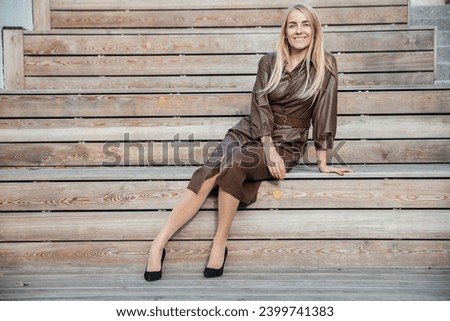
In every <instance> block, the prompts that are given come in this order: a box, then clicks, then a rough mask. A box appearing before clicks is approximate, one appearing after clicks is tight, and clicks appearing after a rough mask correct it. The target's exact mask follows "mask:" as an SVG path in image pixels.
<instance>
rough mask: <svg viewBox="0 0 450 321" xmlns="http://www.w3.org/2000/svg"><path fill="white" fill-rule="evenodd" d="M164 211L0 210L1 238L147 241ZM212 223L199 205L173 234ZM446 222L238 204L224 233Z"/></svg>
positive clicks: (205, 236) (341, 230)
mask: <svg viewBox="0 0 450 321" xmlns="http://www.w3.org/2000/svg"><path fill="white" fill-rule="evenodd" d="M168 215H169V212H158V211H144V212H140V211H139V212H132V211H125V212H110V211H108V212H55V213H39V212H30V213H21V212H12V213H2V214H0V241H1V242H33V241H35V242H39V241H43V240H45V241H52V242H54V241H108V240H123V241H126V240H144V241H149V240H151V239H153V238H154V237H155V236H156V235H157V233H158V232H159V230H160V228H161V226H162V225H163V224H164V222H165V220H166V219H167V216H168ZM124 226H126V228H124ZM216 226H217V212H216V211H200V212H199V213H198V214H197V215H196V216H195V218H194V219H193V220H192V221H190V222H189V223H188V224H186V225H185V226H184V227H183V228H182V229H181V230H180V231H178V232H177V233H176V234H175V235H174V236H173V238H172V240H180V241H181V240H192V239H194V240H211V239H212V238H213V237H214V234H215V229H216ZM448 226H450V213H449V212H448V211H447V210H433V209H431V210H426V209H420V210H301V209H297V210H272V211H267V210H259V211H250V210H240V211H238V213H237V215H236V217H235V219H234V221H233V225H232V228H231V230H230V235H229V239H231V240H245V239H258V240H263V239H265V240H271V239H317V238H320V239H421V240H425V239H429V240H433V239H434V240H439V239H442V240H446V239H447V240H448V239H449V238H450V230H449V229H448Z"/></svg>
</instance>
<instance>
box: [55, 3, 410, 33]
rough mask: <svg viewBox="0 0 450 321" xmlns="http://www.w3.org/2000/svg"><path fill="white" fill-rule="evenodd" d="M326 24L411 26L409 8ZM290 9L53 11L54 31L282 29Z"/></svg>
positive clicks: (335, 18) (366, 11)
mask: <svg viewBox="0 0 450 321" xmlns="http://www.w3.org/2000/svg"><path fill="white" fill-rule="evenodd" d="M316 11H317V14H318V15H319V17H320V20H321V22H322V24H325V25H341V24H363V25H364V24H395V23H403V24H404V23H407V14H408V11H407V7H404V6H401V7H398V6H388V7H383V6H373V7H361V8H360V7H346V8H339V7H337V8H317V9H316ZM285 13H286V8H282V9H278V8H275V9H234V10H228V9H221V10H215V9H210V10H201V9H199V10H195V11H186V10H155V11H148V10H147V11H129V10H124V11H103V10H98V11H85V10H79V11H78V10H71V11H51V12H50V20H51V25H52V28H60V29H61V28H155V27H156V28H174V27H253V26H254V27H259V26H280V25H281V23H282V22H283V19H284V15H285Z"/></svg>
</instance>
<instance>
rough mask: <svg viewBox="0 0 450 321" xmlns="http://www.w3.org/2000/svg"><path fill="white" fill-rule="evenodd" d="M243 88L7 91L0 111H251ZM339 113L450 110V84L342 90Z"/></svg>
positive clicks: (14, 114)
mask: <svg viewBox="0 0 450 321" xmlns="http://www.w3.org/2000/svg"><path fill="white" fill-rule="evenodd" d="M250 99H251V96H250V94H249V93H243V94H239V93H236V94H213V93H210V94H182V95H169V94H160V95H152V94H145V93H143V94H126V93H124V94H97V95H92V94H90V95H89V94H78V95H73V94H67V95H61V94H48V93H47V94H46V93H43V94H40V95H32V94H31V95H30V94H2V93H0V117H5V118H34V117H40V118H42V117H52V118H54V117H107V116H110V115H114V117H156V116H158V117H160V116H162V117H164V116H204V115H208V116H238V115H247V114H248V113H249V112H250ZM338 103H339V106H338V113H339V115H352V114H355V115H372V114H373V115H376V114H421V113H425V114H446V113H448V106H450V90H439V89H436V90H414V91H386V90H383V91H359V92H358V91H356V92H347V91H341V92H339V94H338Z"/></svg>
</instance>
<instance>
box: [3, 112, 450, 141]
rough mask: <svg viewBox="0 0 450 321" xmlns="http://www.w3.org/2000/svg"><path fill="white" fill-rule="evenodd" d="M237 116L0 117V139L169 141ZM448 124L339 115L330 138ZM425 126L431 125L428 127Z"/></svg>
mask: <svg viewBox="0 0 450 321" xmlns="http://www.w3.org/2000/svg"><path fill="white" fill-rule="evenodd" d="M240 120H241V117H211V118H208V119H205V118H188V117H184V118H110V119H105V118H98V119H95V118H89V119H84V118H83V119H0V137H1V138H0V140H1V141H2V142H45V141H51V142H63V141H67V142H77V141H97V142H98V141H105V142H120V141H172V143H175V141H177V140H191V141H192V140H221V139H222V138H223V137H224V136H225V134H226V133H227V131H228V129H229V128H231V127H233V126H234V125H235V124H237V123H238V122H239V121H240ZM449 122H450V116H447V115H440V116H422V115H419V116H405V115H402V116H392V115H390V116H340V117H338V120H337V128H338V132H337V134H336V139H339V140H344V139H387V138H389V139H401V138H402V139H403V138H409V139H419V138H424V139H429V138H447V137H450V126H449ZM430 124H433V126H431V127H430ZM310 131H311V130H310ZM310 137H311V134H310ZM142 145H143V144H142ZM142 148H144V146H142Z"/></svg>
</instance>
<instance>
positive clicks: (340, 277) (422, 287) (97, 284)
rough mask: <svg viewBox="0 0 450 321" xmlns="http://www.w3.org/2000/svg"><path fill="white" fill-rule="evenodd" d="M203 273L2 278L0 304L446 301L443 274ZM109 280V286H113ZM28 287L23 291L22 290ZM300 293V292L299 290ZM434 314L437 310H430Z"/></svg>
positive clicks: (445, 275)
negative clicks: (157, 278) (148, 278)
mask: <svg viewBox="0 0 450 321" xmlns="http://www.w3.org/2000/svg"><path fill="white" fill-rule="evenodd" d="M201 270H202V268H201V267H200V266H199V267H198V269H197V268H196V269H195V270H193V271H191V270H189V271H183V270H181V269H180V271H174V268H173V266H171V268H165V269H164V279H163V281H161V282H156V283H154V284H151V291H149V284H148V283H146V282H144V281H143V279H142V267H140V268H139V267H137V266H136V267H134V268H132V269H129V270H127V271H126V272H125V273H124V272H123V271H122V272H121V271H114V270H112V271H108V273H89V272H85V271H86V268H84V269H83V272H78V273H77V274H76V277H74V275H73V274H71V273H66V272H64V271H55V272H53V273H48V274H47V273H7V274H6V275H4V277H3V280H0V282H1V286H2V291H1V292H0V300H5V301H9V300H22V301H23V300H34V301H42V300H74V301H75V300H89V301H105V300H114V301H142V300H146V301H176V300H182V301H211V300H217V301H226V300H231V301H248V300H253V301H261V300H267V301H273V300H279V301H284V302H286V301H323V300H328V301H345V300H348V301H361V300H368V301H391V300H392V301H404V300H410V301H448V300H449V298H450V295H449V293H448V288H449V286H450V284H449V283H450V282H449V279H450V276H449V273H448V269H438V270H435V269H349V270H346V269H344V270H342V269H341V270H335V269H320V268H315V269H297V270H295V271H294V270H292V271H289V272H287V271H286V269H285V270H284V271H283V273H274V272H273V271H272V272H271V271H267V272H263V271H257V270H256V269H253V270H252V273H248V272H244V271H238V270H236V271H232V272H231V271H229V269H228V268H226V272H225V274H224V276H223V277H221V278H219V279H217V280H214V282H211V280H208V279H205V278H204V277H203V275H202V273H201ZM112 280H113V281H112ZM25 285H27V286H25ZM299 289H302V291H299ZM435 312H436V311H435Z"/></svg>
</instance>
